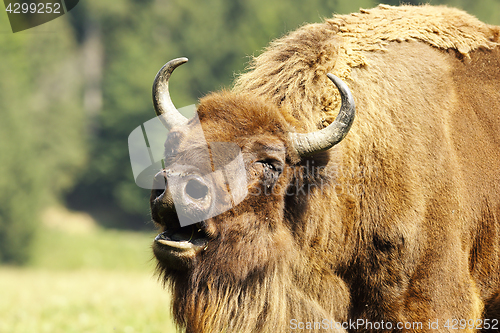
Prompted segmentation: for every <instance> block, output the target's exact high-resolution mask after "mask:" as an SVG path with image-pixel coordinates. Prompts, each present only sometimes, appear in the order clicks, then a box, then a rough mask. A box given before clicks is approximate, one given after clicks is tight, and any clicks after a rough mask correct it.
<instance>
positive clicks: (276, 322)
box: [151, 6, 500, 333]
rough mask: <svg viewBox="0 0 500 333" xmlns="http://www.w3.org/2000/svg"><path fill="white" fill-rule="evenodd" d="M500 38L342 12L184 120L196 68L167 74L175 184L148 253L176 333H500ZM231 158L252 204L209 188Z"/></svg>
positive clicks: (269, 56) (443, 12)
mask: <svg viewBox="0 0 500 333" xmlns="http://www.w3.org/2000/svg"><path fill="white" fill-rule="evenodd" d="M499 35H500V27H497V26H491V25H486V24H484V23H481V22H480V21H478V20H477V19H475V18H474V17H471V16H469V15H468V14H466V13H464V12H462V11H459V10H456V9H452V8H447V7H432V6H419V7H412V6H402V7H390V6H379V7H377V8H375V9H371V10H361V11H360V12H359V13H356V14H351V15H342V16H334V17H333V18H332V19H327V20H325V21H324V22H323V23H318V24H310V25H306V26H303V27H302V28H300V29H298V30H297V31H294V32H292V33H290V34H289V35H287V36H285V37H283V38H281V39H278V40H276V41H274V42H273V43H272V44H271V45H270V46H269V47H268V48H267V49H266V51H265V52H264V53H262V54H261V55H259V56H258V57H256V58H255V59H254V60H253V62H252V63H251V66H250V68H249V70H248V72H246V73H245V74H242V75H241V76H239V78H238V79H237V81H236V83H235V86H234V88H233V89H232V90H231V91H223V92H218V93H212V94H210V95H208V96H206V97H204V98H202V99H201V100H200V103H199V106H198V109H197V115H198V117H197V118H196V117H195V118H193V119H192V120H189V121H188V120H187V119H185V118H184V117H182V116H181V115H180V114H179V113H178V112H177V110H176V109H175V107H174V106H173V104H172V103H171V101H170V97H169V95H168V79H169V77H170V74H171V73H172V71H173V70H174V68H175V67H177V66H178V65H180V64H182V63H183V62H185V61H186V59H177V60H174V61H172V62H169V63H168V64H167V65H166V66H165V67H164V68H162V70H161V71H160V72H159V74H158V75H157V77H156V80H155V83H154V86H153V94H154V103H155V109H156V112H157V114H158V115H159V117H160V118H161V119H162V121H164V123H165V125H166V126H167V127H168V128H169V129H170V133H169V135H168V138H167V142H166V144H165V146H166V149H165V168H164V169H163V170H162V171H161V172H159V173H158V174H157V176H156V177H155V181H156V184H157V185H158V184H162V182H164V181H165V179H169V177H171V179H173V180H176V181H173V182H172V184H170V180H169V181H168V182H167V183H169V184H167V185H166V188H165V186H164V185H161V186H162V188H160V189H155V190H153V191H152V195H151V210H152V217H153V219H154V221H155V222H156V223H157V224H158V225H159V227H160V228H161V233H160V234H159V235H158V236H157V237H156V239H155V241H154V243H153V250H154V253H155V256H156V258H157V260H158V270H159V273H160V274H161V276H162V277H163V278H164V281H165V283H166V284H167V285H168V286H170V287H171V288H172V291H173V312H174V316H175V320H176V322H177V323H178V324H179V326H180V327H181V328H182V329H183V330H185V331H186V332H189V333H204V332H217V333H218V332H237V333H245V332H266V333H267V332H294V331H308V332H309V331H325V330H329V331H352V332H354V331H383V330H385V331H436V329H437V330H439V331H452V332H455V331H456V330H457V329H463V330H469V331H474V330H479V329H487V328H489V329H495V328H497V329H498V328H500V323H499V322H498V319H499V318H500V47H499V42H500V37H499ZM327 73H333V74H335V75H336V76H337V77H339V78H340V79H338V78H337V77H335V76H333V75H328V76H327ZM341 80H342V81H341ZM332 82H333V83H332ZM343 82H345V83H346V84H347V86H348V87H347V86H346V84H344V83H343ZM334 83H335V84H334ZM351 92H352V96H351ZM354 107H355V110H356V116H355V120H354V122H353V118H354V112H355V111H354ZM339 109H341V110H340V113H339V111H338V110H339ZM338 113H339V114H338ZM337 114H338V116H337V117H336V119H335V116H336V115H337ZM334 119H335V120H334ZM199 124H201V128H202V129H203V132H202V134H203V135H200V131H199ZM351 124H352V127H351ZM349 128H350V130H349ZM347 132H349V133H347ZM346 134H347V135H346ZM344 136H345V139H344ZM342 139H343V140H342ZM220 143H231V144H232V145H234V147H236V148H237V149H236V150H235V152H236V153H234V152H231V149H227V151H226V150H225V149H216V148H217V147H220V145H218V144H220ZM207 144H208V146H207ZM204 147H208V148H207V149H205V148H204ZM238 152H239V153H240V154H239V155H238V154H237V153H238ZM234 156H240V157H241V161H242V163H243V165H244V168H243V170H241V171H240V173H239V174H234V175H233V177H236V178H235V179H240V180H241V182H239V184H240V185H241V184H243V185H244V186H242V188H240V189H239V190H240V193H244V196H243V198H242V200H240V201H241V202H232V201H231V198H228V197H225V199H220V198H221V197H220V193H223V192H224V191H226V192H224V193H227V191H228V189H227V184H228V181H227V179H225V180H224V178H223V177H222V178H221V177H219V178H217V177H215V178H210V179H208V178H207V175H211V174H212V173H214V174H215V171H216V167H214V162H213V160H214V159H222V160H224V159H226V162H227V161H230V160H233V158H234ZM202 161H209V163H208V164H207V163H204V162H203V163H202ZM210 161H212V162H210ZM200 163H202V164H204V165H203V166H200ZM226 176H227V174H226ZM230 177H231V176H230ZM238 177H239V178H238ZM223 198H224V197H223ZM174 203H175V204H174ZM220 205H222V206H224V205H225V208H224V209H220V207H219V206H220ZM176 207H177V208H176ZM214 209H216V210H215V211H216V212H218V213H217V214H218V215H217V214H215V213H213V212H214ZM217 209H219V210H217ZM182 219H187V221H191V223H182V224H181V223H180V221H181V220H182ZM195 222H197V223H195Z"/></svg>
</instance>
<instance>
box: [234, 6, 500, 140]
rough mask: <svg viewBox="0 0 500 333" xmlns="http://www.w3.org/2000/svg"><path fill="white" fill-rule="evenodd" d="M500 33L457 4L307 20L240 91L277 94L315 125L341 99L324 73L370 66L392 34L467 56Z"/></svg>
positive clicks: (262, 59) (276, 99)
mask: <svg viewBox="0 0 500 333" xmlns="http://www.w3.org/2000/svg"><path fill="white" fill-rule="evenodd" d="M499 35H500V28H499V27H494V26H490V25H487V24H484V23H482V22H481V21H479V20H477V19H476V18H475V17H473V16H471V15H469V14H467V13H465V12H463V11H461V10H458V9H454V8H448V7H445V6H440V7H434V6H428V5H425V6H418V7H415V6H401V7H392V6H387V5H379V6H378V7H376V8H374V9H370V10H364V9H362V10H361V11H360V12H359V13H355V14H350V15H337V16H334V17H333V18H332V19H327V20H325V22H324V23H317V24H309V25H306V26H303V27H302V28H300V29H298V30H296V31H294V32H292V33H290V34H289V35H287V36H285V37H283V38H280V39H278V40H276V41H274V42H273V43H271V45H270V46H269V47H268V48H267V49H266V50H265V52H264V53H262V54H261V55H259V56H258V57H256V58H254V59H253V60H252V61H251V63H250V66H249V68H248V70H249V71H248V72H247V73H244V74H242V75H240V76H239V77H238V79H237V81H236V84H235V87H234V91H236V92H242V91H248V92H251V93H254V94H257V95H261V96H264V97H265V98H267V99H270V100H271V101H272V102H273V103H275V104H277V105H279V106H281V107H282V108H284V109H287V110H288V112H290V114H291V115H292V116H293V117H295V118H296V119H297V120H299V121H300V122H301V123H302V124H304V128H303V129H302V130H305V131H311V130H314V129H316V128H322V127H324V126H326V125H328V124H329V123H330V122H331V121H332V120H333V119H334V117H335V116H336V115H337V110H338V108H339V105H340V97H339V95H338V92H337V91H336V89H335V88H334V87H333V84H331V83H328V82H327V80H328V79H327V78H326V75H325V74H326V73H328V72H332V73H334V74H335V75H337V76H339V77H340V78H342V79H344V80H346V79H349V78H350V72H351V69H352V68H356V67H363V66H370V63H369V62H368V61H367V59H366V57H365V52H373V51H377V52H385V49H386V46H387V45H388V44H389V43H390V42H408V41H420V42H424V43H427V44H429V45H431V46H432V47H435V48H437V49H442V50H450V49H451V50H455V51H457V52H458V53H459V54H461V55H462V56H465V57H468V55H469V53H471V52H472V51H474V50H477V49H480V48H486V49H492V48H494V47H495V46H496V45H498V42H499ZM318 105H321V109H320V110H318V109H317V106H318Z"/></svg>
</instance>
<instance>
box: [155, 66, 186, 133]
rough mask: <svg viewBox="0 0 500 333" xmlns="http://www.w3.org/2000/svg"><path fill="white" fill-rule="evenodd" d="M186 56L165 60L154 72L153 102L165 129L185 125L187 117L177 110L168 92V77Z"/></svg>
mask: <svg viewBox="0 0 500 333" xmlns="http://www.w3.org/2000/svg"><path fill="white" fill-rule="evenodd" d="M187 61H188V59H187V58H177V59H174V60H170V61H169V62H167V63H166V64H165V65H164V66H163V67H162V68H161V69H160V70H159V71H158V74H156V77H155V81H154V83H153V104H154V107H155V112H156V115H157V116H158V118H159V119H160V120H161V122H162V123H163V125H164V126H165V127H166V128H167V129H169V130H170V129H171V128H172V127H175V126H184V125H186V123H187V121H188V119H187V118H186V117H184V116H183V115H182V114H180V113H179V111H177V109H176V108H175V106H174V104H173V103H172V100H171V99H170V93H169V92H168V79H169V78H170V75H171V74H172V72H173V71H174V69H176V68H177V67H179V66H180V65H182V64H183V63H185V62H187Z"/></svg>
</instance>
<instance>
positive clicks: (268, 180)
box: [257, 160, 283, 188]
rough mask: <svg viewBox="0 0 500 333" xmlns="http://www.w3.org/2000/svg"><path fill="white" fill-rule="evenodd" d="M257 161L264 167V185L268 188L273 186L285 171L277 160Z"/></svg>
mask: <svg viewBox="0 0 500 333" xmlns="http://www.w3.org/2000/svg"><path fill="white" fill-rule="evenodd" d="M257 163H259V164H261V165H262V167H263V168H264V169H263V175H262V176H263V177H262V178H263V179H262V180H263V185H264V186H265V187H266V188H271V187H273V186H274V184H275V183H276V181H277V180H278V177H279V176H280V174H281V173H282V171H283V166H282V165H281V163H280V162H279V161H276V160H262V161H258V162H257Z"/></svg>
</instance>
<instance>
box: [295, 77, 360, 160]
mask: <svg viewBox="0 0 500 333" xmlns="http://www.w3.org/2000/svg"><path fill="white" fill-rule="evenodd" d="M327 76H328V78H329V79H330V80H331V81H332V82H333V83H334V84H335V85H336V86H337V89H338V90H339V92H340V97H341V99H342V106H341V108H340V111H339V114H338V115H337V118H335V121H334V122H333V123H331V124H330V125H328V127H326V128H324V129H322V130H320V131H316V132H311V133H290V142H291V144H292V147H293V148H294V149H295V151H296V152H297V154H298V155H299V156H301V157H303V156H310V155H313V154H316V153H319V152H321V151H325V150H327V149H330V148H331V147H333V146H335V145H336V144H337V143H339V142H340V141H342V139H343V138H344V137H345V136H346V135H347V133H348V132H349V129H350V128H351V125H352V122H353V120H354V115H355V113H356V108H355V106H354V99H353V97H352V94H351V91H350V90H349V88H348V87H347V85H346V84H345V83H344V82H343V81H342V80H341V79H339V78H338V77H336V76H335V75H333V74H330V73H328V74H327Z"/></svg>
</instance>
